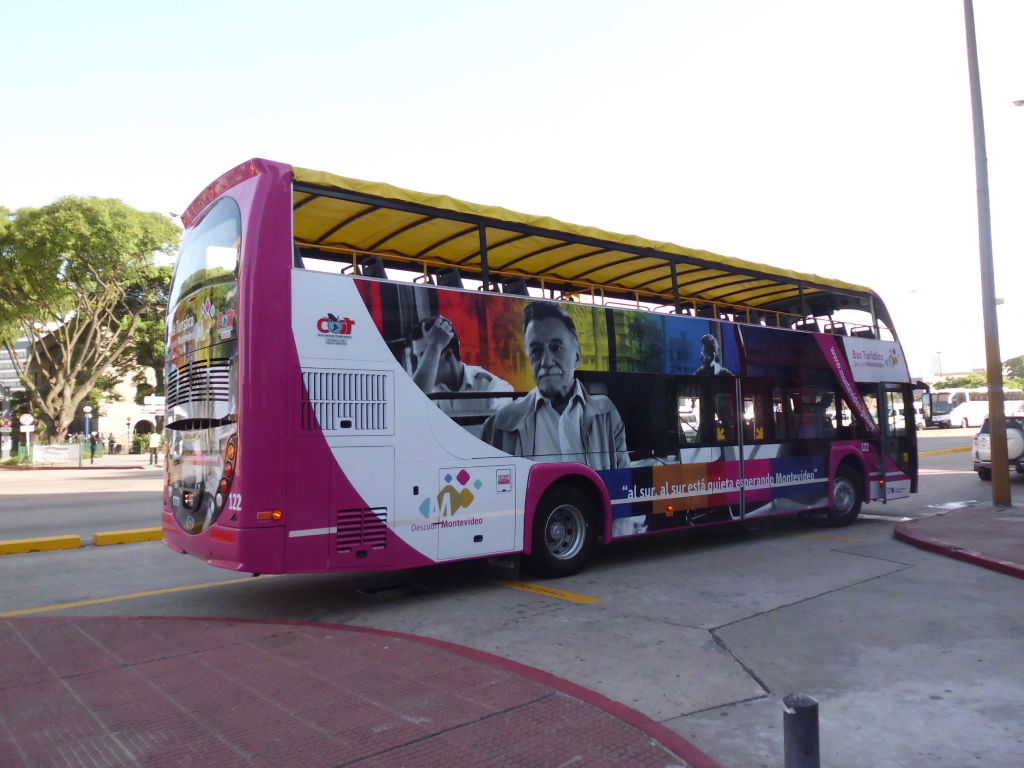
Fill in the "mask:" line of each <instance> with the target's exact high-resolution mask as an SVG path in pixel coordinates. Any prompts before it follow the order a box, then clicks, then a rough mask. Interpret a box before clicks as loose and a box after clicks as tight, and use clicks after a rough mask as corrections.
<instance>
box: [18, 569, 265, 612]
mask: <svg viewBox="0 0 1024 768" xmlns="http://www.w3.org/2000/svg"><path fill="white" fill-rule="evenodd" d="M274 576H275V574H272V573H271V574H265V575H263V576H260V578H261V579H272V578H274ZM243 581H252V576H246V577H245V578H242V579H228V580H227V581H208V582H207V583H205V584H191V585H189V586H187V587H168V588H167V589H151V590H149V591H148V592H132V593H130V594H127V595H113V596H112V597H98V598H96V599H95V600H76V601H74V602H71V603H54V604H53V605H41V606H39V607H37V608H24V609H22V610H20V611H7V612H5V613H0V618H7V617H10V616H28V615H30V614H33V613H46V612H47V611H63V610H65V609H67V608H82V607H84V606H87V605H103V604H104V603H116V602H118V601H119V600H137V599H138V598H140V597H153V596H155V595H170V594H173V593H174V592H188V591H190V590H193V589H209V588H210V587H221V586H224V585H227V584H238V583H240V582H243Z"/></svg>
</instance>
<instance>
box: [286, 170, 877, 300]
mask: <svg viewBox="0 0 1024 768" xmlns="http://www.w3.org/2000/svg"><path fill="white" fill-rule="evenodd" d="M293 173H294V187H293V188H294V193H293V204H294V217H295V219H294V228H295V240H296V244H297V245H298V246H299V247H300V249H306V250H307V252H310V253H311V254H312V255H316V253H317V252H320V253H321V254H347V253H352V252H355V253H356V254H365V253H374V254H378V255H380V256H381V257H382V258H383V260H384V262H385V264H390V265H392V266H398V265H403V266H405V267H406V268H408V267H409V264H410V263H414V264H419V265H421V266H423V268H424V269H427V270H429V269H431V268H432V269H437V268H440V267H445V266H448V267H457V268H459V269H460V270H461V271H462V272H463V273H468V274H470V275H472V276H474V277H477V278H482V277H486V278H487V279H489V280H495V279H497V278H498V277H515V276H521V277H524V278H526V279H527V281H528V282H529V283H530V284H533V285H540V284H541V283H542V282H543V284H544V285H545V286H547V287H554V288H557V289H558V290H560V291H562V292H563V293H573V292H595V293H598V294H604V295H606V296H613V297H620V298H629V299H639V300H643V301H655V302H661V303H664V304H669V305H671V304H673V303H674V302H675V301H676V300H677V297H678V300H679V301H681V302H683V303H685V302H688V301H689V302H694V303H706V302H717V303H727V304H732V305H739V306H746V307H751V308H755V309H759V308H760V309H769V310H774V311H784V312H791V313H793V314H799V315H804V314H817V315H825V314H831V313H832V312H833V311H835V310H837V309H841V308H847V307H855V308H860V309H865V310H868V311H870V309H871V305H872V303H875V308H876V309H879V308H880V306H879V304H878V303H877V301H878V300H877V297H875V296H874V294H873V293H872V291H871V290H870V289H869V288H866V287H864V286H860V285H853V284H851V283H845V282H841V281H838V280H829V279H826V278H823V277H819V276H817V275H811V274H804V273H800V272H794V271H791V270H785V269H779V268H777V267H771V266H767V265H764V264H757V263H754V262H749V261H744V260H741V259H735V258H730V257H728V256H720V255H718V254H715V253H710V252H708V251H701V250H695V249H692V248H684V247H683V246H679V245H676V244H674V243H668V242H656V241H653V240H646V239H644V238H642V237H637V236H635V235H622V234H616V233H614V232H606V231H604V230H601V229H596V228H594V227H587V226H580V225H576V224H568V223H565V222H562V221H558V220H556V219H552V218H547V217H544V216H532V215H529V214H524V213H517V212H515V211H509V210H506V209H504V208H498V207H494V206H487V205H478V204H476V203H468V202H465V201H462V200H457V199H455V198H452V197H448V196H445V195H434V194H426V193H423V192H414V191H411V190H407V189H401V188H399V187H394V186H391V185H389V184H382V183H378V182H369V181H360V180H359V179H351V178H346V177H344V176H337V175H334V174H331V173H325V172H323V171H314V170H309V169H306V168H293Z"/></svg>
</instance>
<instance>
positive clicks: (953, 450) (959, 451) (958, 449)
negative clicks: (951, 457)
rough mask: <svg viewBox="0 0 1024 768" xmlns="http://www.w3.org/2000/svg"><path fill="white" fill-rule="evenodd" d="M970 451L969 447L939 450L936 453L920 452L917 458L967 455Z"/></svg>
mask: <svg viewBox="0 0 1024 768" xmlns="http://www.w3.org/2000/svg"><path fill="white" fill-rule="evenodd" d="M969 450H971V446H969V445H968V446H967V447H965V448H940V449H939V450H937V451H920V452H919V453H918V454H917V455H918V456H941V455H942V454H944V453H967V452H968V451H969Z"/></svg>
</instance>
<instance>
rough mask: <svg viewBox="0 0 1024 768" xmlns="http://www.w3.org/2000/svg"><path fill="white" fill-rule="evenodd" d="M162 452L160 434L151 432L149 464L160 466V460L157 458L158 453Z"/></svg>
mask: <svg viewBox="0 0 1024 768" xmlns="http://www.w3.org/2000/svg"><path fill="white" fill-rule="evenodd" d="M158 450H160V433H159V432H156V431H154V432H150V433H149V463H150V464H155V465H156V466H158V467H159V466H160V460H159V458H157V451H158Z"/></svg>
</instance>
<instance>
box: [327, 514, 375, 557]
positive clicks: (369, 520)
mask: <svg viewBox="0 0 1024 768" xmlns="http://www.w3.org/2000/svg"><path fill="white" fill-rule="evenodd" d="M387 541H388V511H387V509H341V510H338V537H337V540H336V543H337V551H338V552H339V553H341V552H351V551H352V550H354V549H363V550H367V549H374V550H381V549H384V548H385V547H386V546H387Z"/></svg>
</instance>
